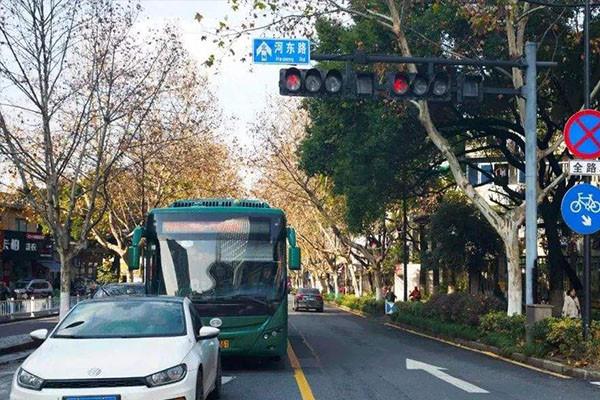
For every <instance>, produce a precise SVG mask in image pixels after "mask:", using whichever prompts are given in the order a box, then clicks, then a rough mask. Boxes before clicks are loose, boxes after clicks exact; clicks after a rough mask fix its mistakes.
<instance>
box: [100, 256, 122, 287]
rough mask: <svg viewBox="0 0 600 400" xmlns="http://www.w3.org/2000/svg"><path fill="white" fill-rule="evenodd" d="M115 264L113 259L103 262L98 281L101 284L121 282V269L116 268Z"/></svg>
mask: <svg viewBox="0 0 600 400" xmlns="http://www.w3.org/2000/svg"><path fill="white" fill-rule="evenodd" d="M115 264H116V263H115V262H113V260H111V259H104V260H102V265H100V266H99V267H98V270H97V277H96V281H97V282H98V283H99V284H106V283H115V282H119V268H118V264H117V268H115Z"/></svg>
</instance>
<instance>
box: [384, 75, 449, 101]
mask: <svg viewBox="0 0 600 400" xmlns="http://www.w3.org/2000/svg"><path fill="white" fill-rule="evenodd" d="M386 84H387V89H388V90H387V91H388V94H389V96H390V97H392V98H405V99H417V100H421V99H423V100H425V99H426V100H430V101H449V100H450V97H451V89H452V87H451V80H450V75H448V74H447V73H444V72H441V73H437V74H433V75H427V74H422V73H404V72H388V73H387V74H386Z"/></svg>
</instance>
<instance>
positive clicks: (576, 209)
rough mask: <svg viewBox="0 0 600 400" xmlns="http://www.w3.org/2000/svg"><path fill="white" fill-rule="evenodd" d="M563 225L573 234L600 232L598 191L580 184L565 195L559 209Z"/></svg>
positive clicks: (599, 198) (599, 191) (599, 190)
mask: <svg viewBox="0 0 600 400" xmlns="http://www.w3.org/2000/svg"><path fill="white" fill-rule="evenodd" d="M560 211H561V213H562V217H563V219H564V221H565V223H566V224H567V225H568V226H569V228H571V229H572V230H573V231H574V232H576V233H579V234H581V235H591V234H592V233H596V232H598V231H599V230H600V189H598V188H597V187H596V186H593V185H590V184H587V183H582V184H579V185H575V186H573V187H572V188H571V189H569V190H568V191H567V193H565V196H564V197H563V200H562V204H561V207H560Z"/></svg>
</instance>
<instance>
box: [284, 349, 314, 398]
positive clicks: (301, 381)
mask: <svg viewBox="0 0 600 400" xmlns="http://www.w3.org/2000/svg"><path fill="white" fill-rule="evenodd" d="M287 355H288V358H289V359H290V364H291V365H292V368H293V369H294V378H296V383H297V384H298V390H300V396H302V400H315V396H313V393H312V390H311V389H310V385H309V384H308V381H307V380H306V376H304V371H302V366H301V365H300V361H298V357H296V353H294V349H292V345H291V344H290V342H288V346H287Z"/></svg>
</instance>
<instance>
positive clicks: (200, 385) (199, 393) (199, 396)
mask: <svg viewBox="0 0 600 400" xmlns="http://www.w3.org/2000/svg"><path fill="white" fill-rule="evenodd" d="M196 400H204V378H203V375H202V370H201V369H199V370H198V376H197V378H196Z"/></svg>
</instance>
